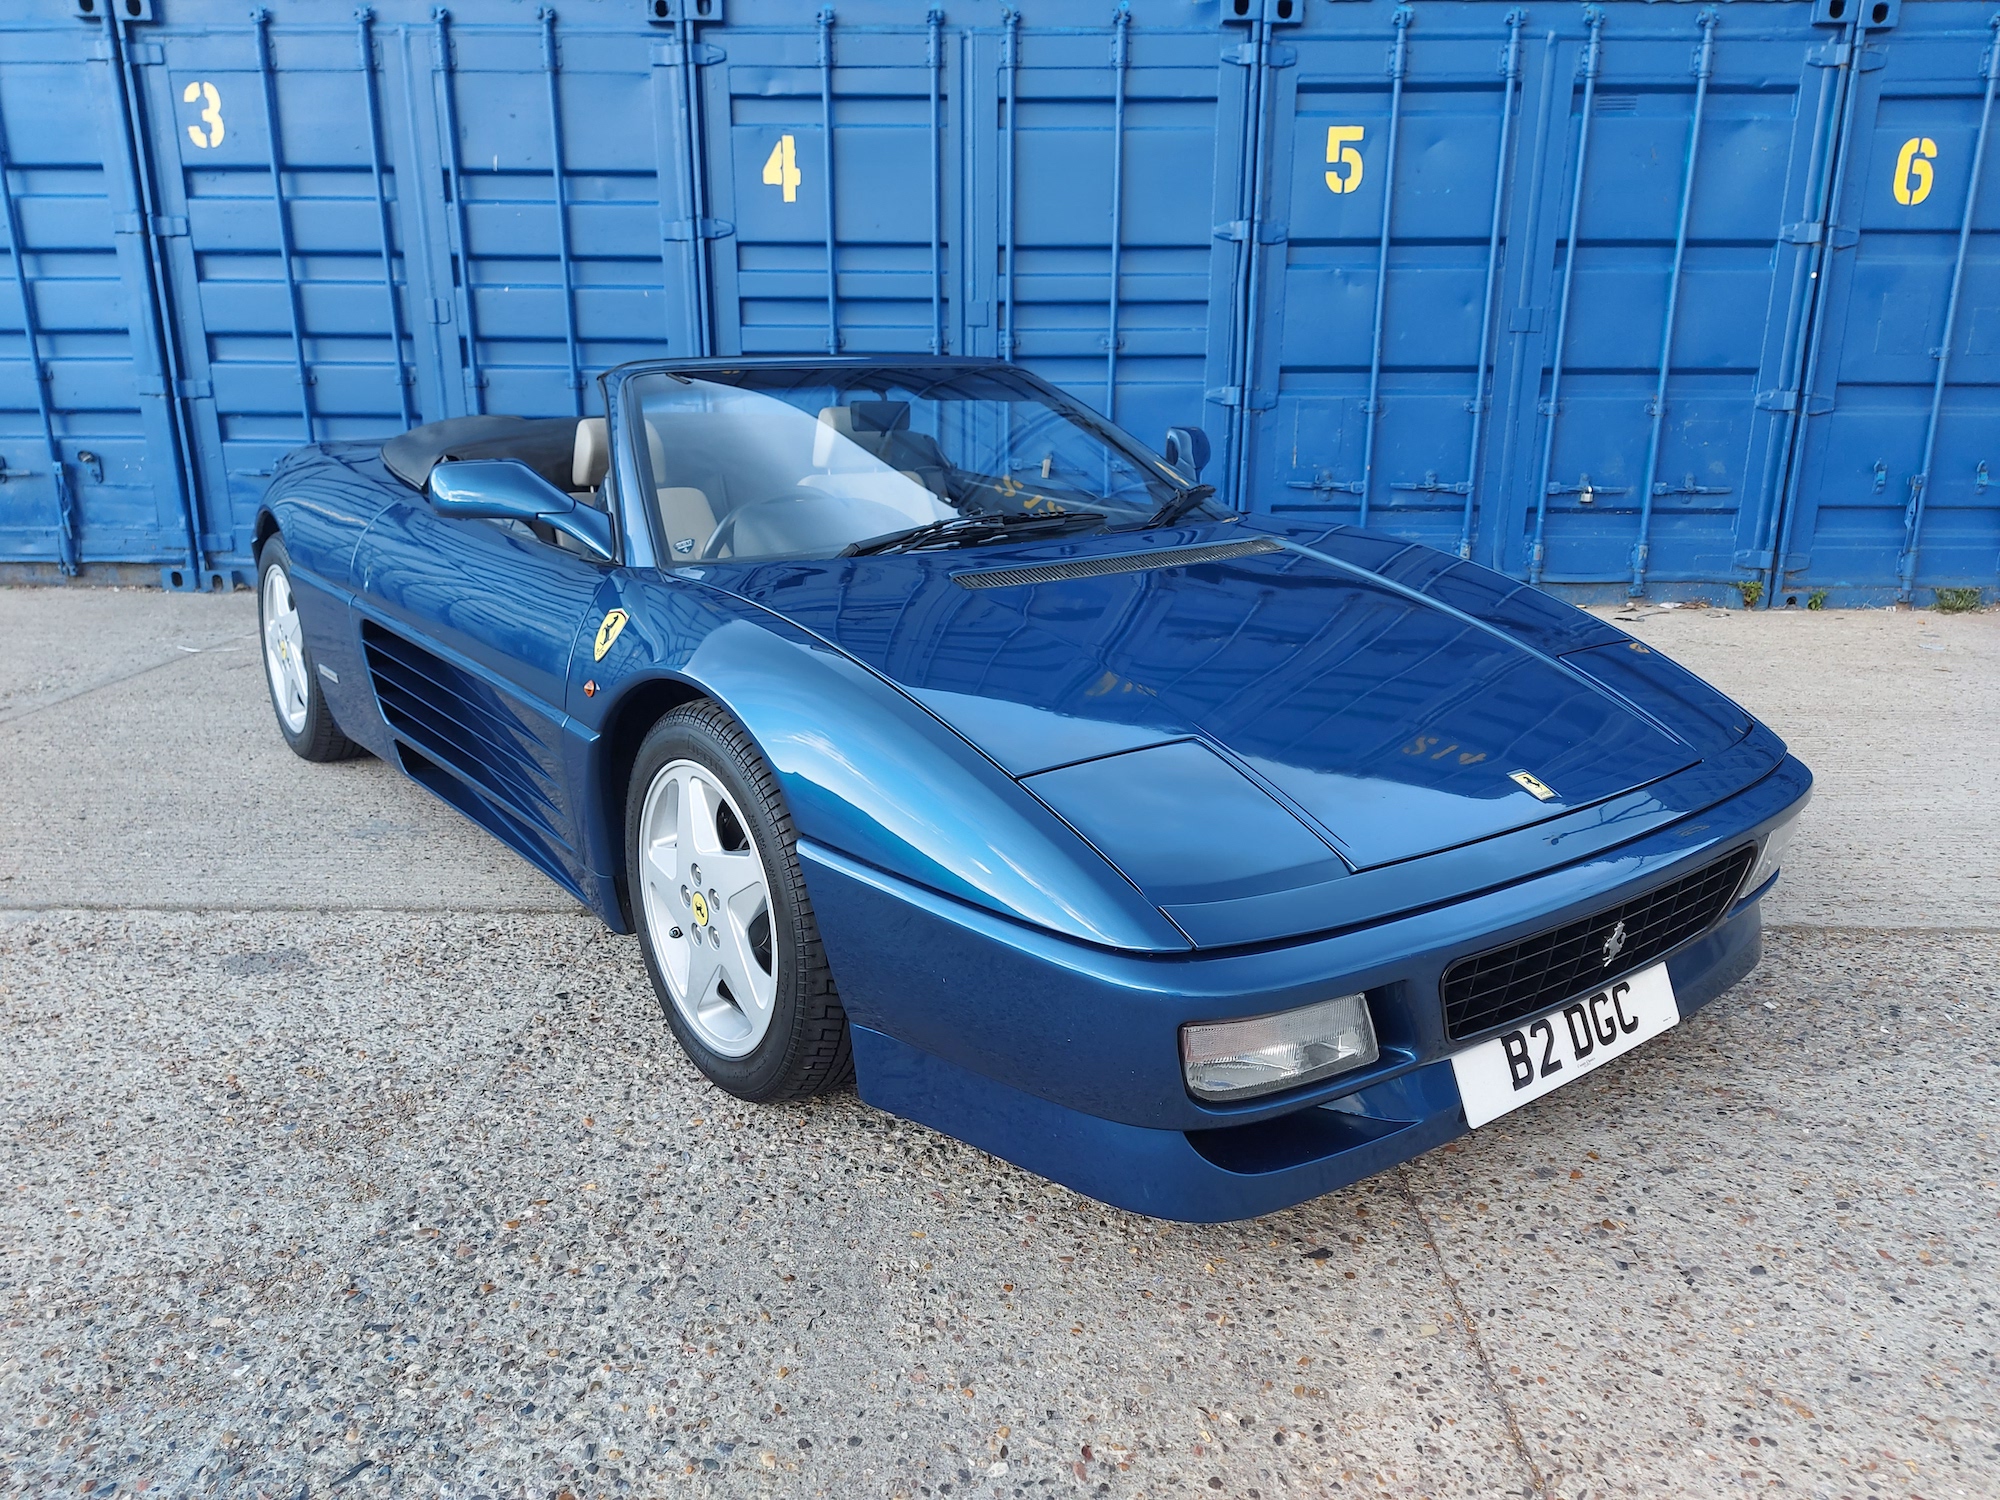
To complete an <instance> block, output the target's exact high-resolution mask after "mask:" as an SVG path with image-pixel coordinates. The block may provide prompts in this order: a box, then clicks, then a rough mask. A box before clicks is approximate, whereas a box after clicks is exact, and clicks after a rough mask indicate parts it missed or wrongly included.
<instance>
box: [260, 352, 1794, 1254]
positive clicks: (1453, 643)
mask: <svg viewBox="0 0 2000 1500" xmlns="http://www.w3.org/2000/svg"><path fill="white" fill-rule="evenodd" d="M603 392H604V398H605V412H606V415H605V416H603V417H590V418H585V419H583V420H580V421H579V420H574V419H565V420H546V421H545V420H527V419H523V418H518V417H465V418H457V419H453V420H450V421H444V422H436V423H432V424H431V425H429V426H426V427H419V428H417V429H416V430H414V431H412V432H409V433H406V434H404V435H403V436H401V437H397V438H394V439H392V440H390V441H388V442H386V443H380V444H377V443H339V442H332V443H322V444H318V445H316V446H313V447H310V448H304V449H300V450H299V451H298V452H296V453H293V454H291V455H290V456H289V457H287V458H286V460H285V461H284V462H283V464H282V465H281V466H280V467H279V468H278V470H277V472H276V475H275V477H274V478H273V480H272V483H271V488H270V493H269V496H268V498H267V500H266V503H265V506H264V508H263V511H262V513H261V515H260V518H259V524H258V543H259V552H258V577H259V581H260V582H259V603H260V609H261V617H262V622H263V639H264V648H265V661H266V665H267V667H268V676H269V681H270V688H271V696H272V701H273V704H274V706H275V708H276V710H277V716H278V724H279V728H280V729H281V730H282V731H283V733H284V735H285V738H286V740H287V741H288V742H289V743H290V744H291V746H292V748H293V749H294V750H296V751H297V752H298V753H299V754H300V755H302V756H305V757H306V758H307V759H309V760H332V759H337V758H339V757H341V756H345V755H351V754H354V753H356V751H357V750H358V749H366V750H369V751H372V752H373V753H374V754H376V755H378V756H381V757H382V758H383V759H385V760H388V761H391V762H392V763H394V764H396V765H398V766H400V767H401V768H402V769H403V770H404V771H405V772H406V773H407V774H408V775H410V776H411V777H412V778H414V779H415V780H417V781H419V782H421V783H422V784H423V785H424V786H426V787H428V788H429V789H430V790H431V791H433V792H435V793H436V794H437V795H438V796H440V797H442V798H444V799H445V800H446V801H447V802H449V803H450V804H451V805H452V806H454V807H456V808H457V809H459V810H460V811H461V812H463V813H464V814H465V815H466V816H467V817H470V818H471V819H473V820H474V821H475V822H477V823H479V824H480V825H482V826H483V827H485V828H486V829H488V830H489V831H491V832H492V833H493V834H495V835H496V836H497V837H499V838H501V839H504V840H505V841H506V842H507V843H508V844H509V845H511V846H512V847H513V848H514V849H516V850H517V851H519V852H520V854H521V855H522V856H523V857H524V858H526V859H528V860H529V861H531V862H532V863H533V864H535V865H536V866H538V867H539V868H540V869H542V870H543V871H544V872H546V873H547V874H548V876H549V877H550V878H551V879H553V880H555V881H556V882H557V883H558V884H560V885H561V886H562V887H563V888H564V889H565V890H568V891H570V892H571V893H572V894H574V895H575V896H576V897H577V898H578V899H579V900H580V901H582V902H583V903H584V904H585V905H586V906H588V907H589V908H590V909H591V910H592V911H594V912H596V913H597V914H598V915H599V916H600V917H602V918H603V919H604V921H606V922H607V923H609V924H610V925H611V926H612V927H613V928H614V929H616V930H618V931H620V932H627V931H633V930H636V931H637V933H638V935H639V939H640V942H641V944H642V945H643V947H644V950H645V956H646V962H647V965H648V967H649V969H650V971H651V974H652V981H653V985H654V987H655V989H656V990H657V991H658V994H659V999H660V1004H661V1007H662V1009H663V1011H664V1012H665V1015H666V1019H667V1022H668V1024H669V1025H670V1026H671V1027H672V1029H673V1032H674V1035H675V1036H676V1037H677V1038H678V1039H679V1042H680V1045H681V1046H682V1047H683V1048H684V1049H685V1050H686V1052H687V1055H688V1056H689V1057H690V1058H691V1059H692V1060H693V1061H694V1063H695V1065H696V1066H697V1067H699V1068H700V1069H701V1070H702V1072H703V1073H705V1074H706V1075H707V1076H708V1077H709V1078H710V1079H712V1080H713V1081H714V1082H715V1083H716V1084H718V1085H719V1086H721V1087H722V1088H724V1089H727V1090H728V1091H730V1092H731V1093H733V1094H736V1095H738V1096H740V1097H742V1098H745V1099H752V1100H782V1099H793V1098H798V1097H802V1096H804V1095H808V1094H812V1093H815V1092H818V1091H821V1090H825V1089H829V1088H833V1087H837V1086H840V1085H843V1084H845V1083H846V1082H847V1081H848V1080H849V1079H850V1078H852V1079H853V1080H854V1081H855V1082H856V1083H857V1084H858V1087H859V1089H860V1092H861V1096H862V1098H863V1099H865V1100H867V1101H868V1102H869V1103H871V1104H874V1105H876V1106H878V1107H880V1108H882V1109H885V1110H889V1111H892V1112H893V1113H895V1114H898V1115H903V1116H906V1117H908V1118H910V1119H913V1120H918V1121H921V1122H923V1123H924V1124H926V1125H930V1126H933V1127H935V1128H936V1129H938V1130H941V1131H944V1132H946V1133H948V1134H951V1135H954V1136H958V1137H960V1138H962V1139H964V1140H966V1141H970V1142H972V1143H973V1144H975V1145H977V1146H980V1147H983V1148H984V1149H986V1150H988V1151H991V1152H993V1153H995V1154H996V1155H999V1156H1002V1157H1005V1158H1007V1159H1008V1160H1010V1161H1013V1162H1017V1163H1019V1164H1020V1165H1022V1166H1024V1167H1027V1168H1029V1169H1031V1170H1033V1171H1036V1172H1040V1173H1043V1174H1045V1175H1046V1176H1048V1177H1051V1178H1054V1179H1055V1180H1057V1181H1059V1182H1062V1183H1066V1184H1068V1185H1069V1186H1071V1187H1073V1188H1075V1189H1077V1190H1078V1191H1080V1192H1083V1193H1087V1194H1089V1195H1091V1196H1092V1197H1095V1198H1098V1199H1101V1200H1103V1201H1105V1202H1108V1203H1112V1204H1116V1205H1119V1206H1121V1207H1125V1208H1130V1209H1134V1210H1137V1211H1139V1212H1142V1213H1147V1214H1153V1215H1157V1216H1160V1217H1164V1218H1174V1219H1189V1220H1222V1219H1236V1218H1245V1217H1249V1216H1251V1215H1255V1214H1260V1213H1265V1212H1268V1211H1270V1210H1272V1209H1276V1208H1280V1207H1284V1206H1287V1205H1290V1204H1294V1203H1298V1202H1301V1201H1303V1200H1305V1199H1307V1198H1310V1197H1312V1196H1314V1195H1316V1194H1319V1193H1324V1192H1327V1191H1329V1190H1330V1189H1333V1188H1336V1187H1340V1186H1343V1185H1345V1184H1347V1183H1349V1182H1352V1181H1354V1180H1355V1179H1357V1178H1359V1177H1362V1176H1365V1175H1367V1174H1369V1173H1372V1172H1375V1171H1379V1170H1381V1169H1382V1168H1384V1167H1386V1166H1388V1165H1390V1164H1392V1163H1395V1162H1398V1161H1402V1160H1405V1159H1407V1158H1408V1157H1410V1156H1413V1155H1415V1154H1416V1153H1418V1152H1421V1151H1424V1150H1426V1149H1428V1148H1430V1147H1432V1146H1435V1145H1437V1144H1439V1143H1440V1142H1443V1141H1445V1140H1448V1139H1450V1138H1451V1137H1453V1136H1456V1135H1458V1134H1460V1133H1461V1132H1463V1131H1465V1130H1466V1129H1468V1128H1471V1127H1476V1126H1479V1125H1482V1124H1484V1123H1486V1122H1487V1121H1489V1120H1492V1119H1494V1118H1495V1117H1497V1116H1499V1115H1501V1114H1503V1113H1505V1112H1507V1111H1508V1110H1511V1109H1513V1108H1515V1107H1516V1106H1518V1105H1521V1104H1524V1103H1527V1102H1528V1101H1530V1100H1532V1099H1535V1098H1537V1097H1539V1096H1540V1095H1542V1094H1545V1093H1547V1092H1548V1091H1550V1090H1551V1089H1554V1088H1557V1087H1559V1086H1561V1085H1562V1084H1565V1083H1568V1082H1570V1081H1571V1080H1573V1079H1575V1078H1577V1077H1578V1076H1580V1075H1581V1074H1583V1073H1585V1072H1587V1071H1589V1070H1590V1069H1592V1068H1594V1067H1597V1066H1599V1065H1601V1064H1603V1063H1604V1062H1606V1061H1609V1060H1612V1059H1617V1058H1622V1057H1624V1056H1625V1054H1626V1053H1628V1052H1630V1051H1631V1050H1632V1049H1633V1048H1635V1047H1638V1046H1639V1045H1641V1044H1642V1043H1644V1042H1645V1041H1646V1040H1647V1039H1648V1038H1650V1037H1652V1036H1654V1035H1656V1034H1658V1033H1659V1032H1660V1031H1662V1030H1664V1029H1666V1028H1668V1027H1671V1026H1673V1025H1675V1024H1676V1023H1678V1022H1679V1021H1680V1020H1682V1019H1684V1018H1685V1017H1687V1016H1688V1015H1689V1014H1691V1013H1692V1012H1693V1011H1695V1010H1696V1009H1698V1008H1699V1007H1701V1006H1702V1005H1705V1004H1706V1003H1708V1002H1709V1001H1710V1000H1712V999H1713V998H1714V997H1715V996H1716V995H1718V994H1719V993H1721V992H1722V991H1723V990H1724V989H1726V988H1728V987H1729V986H1730V985H1731V984H1733V983H1735V982H1736V981H1737V980H1738V979H1740V978H1742V977H1743V975H1745V974H1746V973H1748V972H1749V971H1750V969H1751V968H1752V967H1753V966H1754V965H1755V964H1756V962H1757V959H1758V956H1759V951H1760V933H1761V926H1760V917H1759V907H1758V902H1759V900H1760V898H1761V897H1762V896H1764V895H1765V894H1766V893H1767V892H1768V891H1769V890H1770V889H1771V886H1772V884H1773V882H1774V880H1775V879H1776V875H1777V870H1778V865H1779V861H1780V858H1781V856H1782V853H1783V850H1784V847H1785V843H1786V840H1787V838H1788V836H1789V834H1790V832H1791V830H1792V828H1793V826H1794V824H1795V822H1796V819H1797V817H1798V815H1799V813H1800V811H1801V810H1802V808H1803V807H1804V805H1805V802H1806V799H1807V796H1808V795H1809V792H1810V789H1811V776H1810V774H1809V773H1808V772H1807V770H1806V768H1805V767H1804V766H1802V765H1800V764H1799V762H1798V761H1796V760H1795V759H1793V758H1792V757H1790V756H1789V755H1787V754H1786V752H1785V747H1784V745H1783V744H1782V743H1781V742H1780V741H1779V740H1778V738H1777V736H1776V735H1774V734H1772V733H1771V732H1770V731H1769V730H1768V729H1766V728H1764V727H1763V726H1761V725H1759V724H1758V723H1756V722H1755V721H1754V720H1753V719H1751V717H1750V716H1749V715H1748V714H1746V713H1744V712H1743V711H1742V710H1741V709H1739V708H1737V707H1736V706H1735V705H1734V704H1732V703H1731V702H1729V701H1728V700H1727V699H1725V698H1724V697H1722V695H1721V694H1719V693H1717V692H1715V691H1713V690H1712V689H1710V688H1708V687H1707V686H1705V685H1704V684H1703V683H1701V682H1700V681H1698V680H1697V679H1696V678H1694V677H1692V676H1691V675H1689V674H1688V673H1687V672H1685V671H1683V670H1681V669H1680V668H1679V667H1677V666H1675V665H1673V664H1672V663H1671V662H1669V661H1667V660H1666V659H1665V658H1663V657H1662V656H1660V655H1659V654H1658V653H1656V652H1654V651H1652V650H1650V649H1648V648H1647V647H1646V646H1644V645H1642V644H1640V643H1639V642H1637V641H1634V640H1632V639H1630V638H1629V637H1627V636H1625V635H1624V634H1622V633H1621V632H1620V631H1618V630H1616V629H1614V628H1613V627H1612V626H1610V625H1608V624H1605V623H1603V622H1602V621H1600V620H1597V619H1595V618H1593V617H1592V616H1590V615H1588V614H1585V613H1583V612H1581V611H1578V610H1575V609H1571V608H1569V607H1568V606H1566V605H1563V604H1560V603H1558V602H1556V601H1554V600H1552V599H1550V598H1549V597H1548V596H1546V595H1544V594H1541V593H1539V592H1537V591H1535V590H1533V589H1530V588H1527V587H1525V586H1524V585H1521V584H1518V583H1516V582H1514V581H1513V580H1511V579H1508V578H1505V577H1502V576H1500V575H1499V574H1497V573H1493V572H1490V571H1488V570H1486V569H1484V568H1480V567H1477V566H1474V565H1473V564H1471V563H1469V562H1464V561H1460V560H1459V559H1457V558H1453V557H1449V556H1446V555H1445V554H1443V553H1439V552H1436V551H1432V550H1430V549H1428V548H1425V547H1421V546H1414V545H1411V544H1409V543H1405V542H1400V541H1396V540H1393V539H1391V538H1388V537H1384V536H1381V535H1378V534H1375V533H1373V532H1368V531H1362V530H1356V529H1353V528H1351V527H1344V526H1333V527H1329V526H1327V525H1326V524H1324V523H1300V524H1288V523H1286V522H1285V521H1283V520H1282V519H1277V520H1274V519H1271V518H1268V517H1251V516H1242V515H1235V514H1230V513H1228V512H1226V511H1224V510H1222V509H1220V508H1219V507H1217V506H1216V505H1214V504H1212V503H1211V499H1210V497H1211V495H1212V494H1213V491H1212V490H1211V489H1210V488H1209V487H1208V486H1206V485H1203V484H1200V483H1198V482H1197V481H1198V479H1199V475H1200V466H1201V464H1202V463H1203V462H1204V461H1205V458H1206V446H1207V445H1206V442H1205V440H1204V439H1203V438H1202V437H1201V435H1200V433H1199V431H1198V430H1197V429H1191V428H1177V429H1174V430H1173V431H1172V432H1170V433H1169V434H1168V441H1167V442H1166V444H1165V445H1164V456H1162V455H1161V454H1156V453H1154V452H1152V451H1151V450H1149V449H1148V448H1147V447H1145V446H1144V445H1142V444H1141V443H1139V442H1137V441H1135V440H1134V439H1133V438H1131V437H1130V436H1128V435H1127V434H1125V433H1123V432H1121V431H1119V430H1118V429H1117V428H1115V427H1113V426H1111V425H1110V424H1108V423H1107V422H1106V421H1104V419H1102V418H1101V417H1099V416H1097V415H1096V414H1095V413H1093V412H1091V411H1089V410H1088V409H1087V408H1085V407H1082V406H1080V405H1078V404H1077V403H1076V402H1074V401H1072V400H1070V399H1069V398H1068V397H1066V396H1064V395H1062V394H1061V393H1060V392H1058V391H1056V390H1054V389H1053V388H1051V387H1050V386H1048V385H1046V384H1044V383H1042V382H1041V381H1039V380H1037V379H1036V378H1035V377H1033V376H1031V375H1029V374H1027V373H1025V372H1023V371H1021V370H1019V369H1017V368H1014V367H1012V366H1009V365H1005V364H997V363H991V362H975V361H965V360H950V359H917V358H911V359H903V360H894V361H886V360H852V359H833V360H818V361H810V362H807V361H797V360H791V361H749V360H739V361H735V362H728V361H718V360H708V361H682V362H678V363H668V362H653V363H645V364H635V365H631V366H626V367H623V368H621V369H618V370H615V371H613V372H611V373H610V374H609V375H608V376H606V377H605V378H604V381H603Z"/></svg>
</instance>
